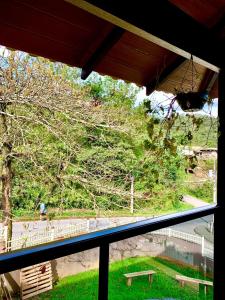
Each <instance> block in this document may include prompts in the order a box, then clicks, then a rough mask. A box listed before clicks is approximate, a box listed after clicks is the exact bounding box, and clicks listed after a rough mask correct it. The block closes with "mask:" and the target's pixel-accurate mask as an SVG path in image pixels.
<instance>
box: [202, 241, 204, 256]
mask: <svg viewBox="0 0 225 300" xmlns="http://www.w3.org/2000/svg"><path fill="white" fill-rule="evenodd" d="M204 253H205V238H204V236H202V256H204Z"/></svg>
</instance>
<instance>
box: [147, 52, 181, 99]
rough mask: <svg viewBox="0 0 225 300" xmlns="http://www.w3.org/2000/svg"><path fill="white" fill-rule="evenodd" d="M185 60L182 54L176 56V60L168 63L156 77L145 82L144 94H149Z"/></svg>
mask: <svg viewBox="0 0 225 300" xmlns="http://www.w3.org/2000/svg"><path fill="white" fill-rule="evenodd" d="M185 61H186V58H184V57H182V56H178V57H177V58H176V60H175V61H174V62H173V63H171V64H170V65H168V66H167V67H166V68H165V69H164V70H163V71H162V73H161V74H160V75H159V76H158V78H156V77H154V79H152V80H151V81H150V82H149V83H147V84H146V95H147V96H149V95H150V94H151V93H152V92H154V90H156V88H157V86H158V85H159V84H161V83H163V82H164V81H165V80H166V79H167V77H168V76H169V75H170V74H171V73H172V72H173V71H175V70H176V69H177V68H179V67H180V66H181V65H182V64H183V63H184V62H185Z"/></svg>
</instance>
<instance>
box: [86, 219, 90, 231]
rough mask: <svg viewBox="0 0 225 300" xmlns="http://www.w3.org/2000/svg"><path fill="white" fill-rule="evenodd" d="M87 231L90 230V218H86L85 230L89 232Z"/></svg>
mask: <svg viewBox="0 0 225 300" xmlns="http://www.w3.org/2000/svg"><path fill="white" fill-rule="evenodd" d="M89 231H90V220H89V219H87V232H89Z"/></svg>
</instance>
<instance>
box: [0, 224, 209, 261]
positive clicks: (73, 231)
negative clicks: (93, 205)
mask: <svg viewBox="0 0 225 300" xmlns="http://www.w3.org/2000/svg"><path fill="white" fill-rule="evenodd" d="M119 225H124V222H122V221H120V222H116V223H114V224H112V223H111V224H110V226H109V225H107V226H101V227H96V228H95V229H92V230H90V222H89V220H87V221H84V222H81V223H79V224H70V225H64V226H58V227H52V228H51V227H50V228H45V229H44V230H42V231H34V232H33V233H30V232H29V233H24V235H23V236H22V237H20V238H17V239H13V240H12V241H9V242H8V245H7V250H16V249H21V248H26V247H31V246H35V245H38V244H44V243H48V242H51V241H54V240H59V239H63V238H68V237H72V236H77V235H80V234H83V233H88V232H90V231H97V230H102V229H105V228H108V227H113V226H119ZM152 234H157V235H166V236H168V237H174V238H178V239H182V240H184V241H186V242H191V243H194V244H198V245H200V246H201V254H202V256H206V257H208V258H210V259H213V249H209V248H207V247H206V246H205V239H204V237H200V236H197V235H193V234H189V233H186V232H181V231H177V230H174V229H171V228H163V229H159V230H156V231H153V232H152ZM1 235H2V238H3V239H4V240H6V237H7V232H6V229H3V230H1V232H0V237H1Z"/></svg>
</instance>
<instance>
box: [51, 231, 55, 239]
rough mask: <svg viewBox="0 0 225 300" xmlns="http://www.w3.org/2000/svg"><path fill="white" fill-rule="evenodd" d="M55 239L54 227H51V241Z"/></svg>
mask: <svg viewBox="0 0 225 300" xmlns="http://www.w3.org/2000/svg"><path fill="white" fill-rule="evenodd" d="M54 239H55V228H51V241H54Z"/></svg>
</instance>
